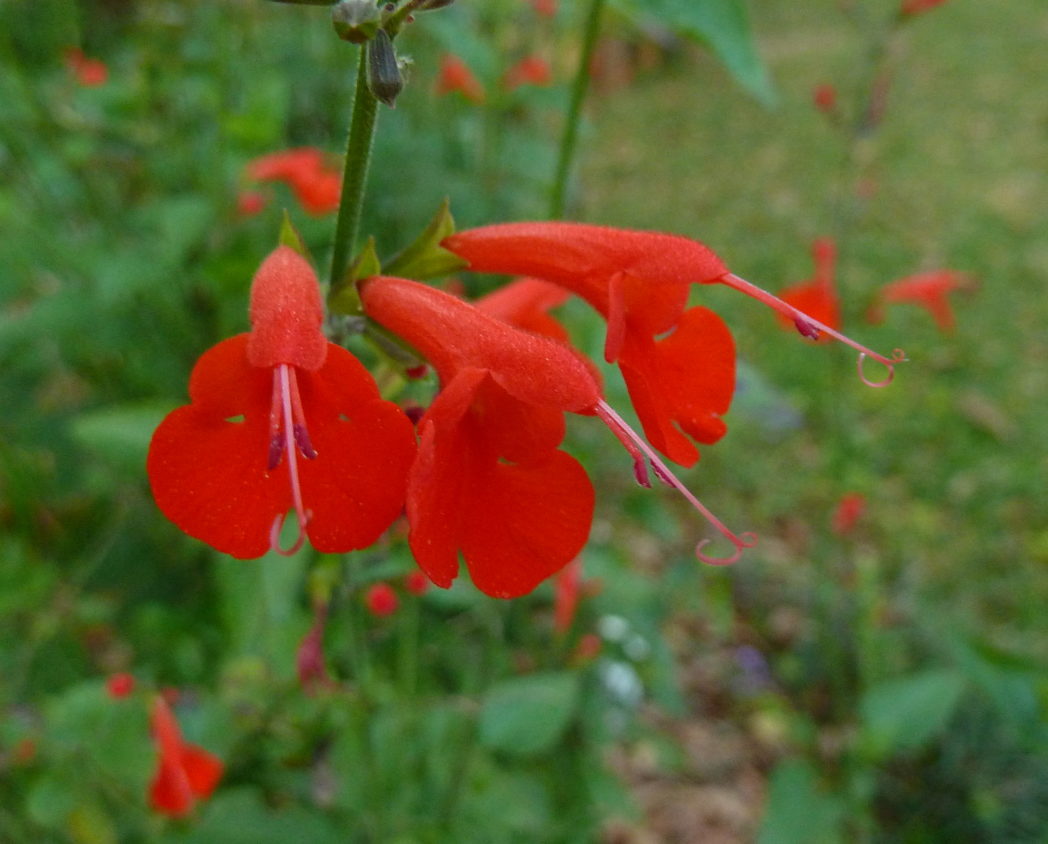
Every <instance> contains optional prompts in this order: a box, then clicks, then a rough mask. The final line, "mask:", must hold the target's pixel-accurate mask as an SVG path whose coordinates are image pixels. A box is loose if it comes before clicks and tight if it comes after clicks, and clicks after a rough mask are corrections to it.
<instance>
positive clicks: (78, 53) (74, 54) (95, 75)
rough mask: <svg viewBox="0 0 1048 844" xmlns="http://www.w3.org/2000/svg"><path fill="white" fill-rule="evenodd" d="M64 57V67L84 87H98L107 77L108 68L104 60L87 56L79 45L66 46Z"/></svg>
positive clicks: (103, 83)
mask: <svg viewBox="0 0 1048 844" xmlns="http://www.w3.org/2000/svg"><path fill="white" fill-rule="evenodd" d="M64 58H65V63H66V67H68V68H69V70H70V71H71V72H72V74H73V76H75V77H76V81H77V82H79V83H80V84H81V85H83V86H84V87H85V88H98V87H99V86H101V85H105V83H106V81H107V80H108V79H109V68H107V67H106V65H105V62H103V61H101V60H100V59H91V58H88V57H87V56H85V55H84V51H83V50H81V49H80V48H79V47H67V48H66V50H65V53H64Z"/></svg>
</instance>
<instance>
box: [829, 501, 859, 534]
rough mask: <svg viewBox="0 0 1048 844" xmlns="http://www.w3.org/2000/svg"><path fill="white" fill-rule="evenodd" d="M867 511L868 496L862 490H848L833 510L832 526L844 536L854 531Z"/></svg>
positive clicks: (835, 531) (837, 532)
mask: <svg viewBox="0 0 1048 844" xmlns="http://www.w3.org/2000/svg"><path fill="white" fill-rule="evenodd" d="M865 511H866V496H865V495H863V494H862V493H861V492H846V493H845V494H844V495H842V496H841V500H840V501H838V502H837V508H836V509H835V510H834V511H833V520H832V522H831V527H832V528H833V532H834V533H836V534H837V535H839V536H844V535H846V534H849V533H851V532H852V530H853V529H854V528H855V523H856V522H858V521H859V519H860V518H861V517H862V514H863V513H864V512H865Z"/></svg>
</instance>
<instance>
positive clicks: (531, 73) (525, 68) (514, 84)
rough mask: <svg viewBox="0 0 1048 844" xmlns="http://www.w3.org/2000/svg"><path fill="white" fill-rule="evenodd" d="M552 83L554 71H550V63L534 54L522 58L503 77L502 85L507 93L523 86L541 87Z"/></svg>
mask: <svg viewBox="0 0 1048 844" xmlns="http://www.w3.org/2000/svg"><path fill="white" fill-rule="evenodd" d="M552 83H553V71H551V70H550V67H549V62H547V61H546V60H545V59H544V58H542V57H541V56H536V55H534V54H532V55H530V56H525V57H524V58H522V59H521V60H520V61H519V62H517V63H516V64H515V65H513V66H512V67H511V68H510V69H509V70H507V71H506V73H505V75H504V76H503V77H502V85H503V87H505V88H506V90H507V91H512V90H514V89H516V88H519V87H520V86H521V85H537V86H540V87H541V86H545V85H550V84H552Z"/></svg>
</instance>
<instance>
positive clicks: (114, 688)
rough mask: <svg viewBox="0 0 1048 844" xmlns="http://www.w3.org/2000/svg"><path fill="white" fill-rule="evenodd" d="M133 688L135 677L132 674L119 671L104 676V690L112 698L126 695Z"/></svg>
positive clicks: (117, 698) (116, 698)
mask: <svg viewBox="0 0 1048 844" xmlns="http://www.w3.org/2000/svg"><path fill="white" fill-rule="evenodd" d="M134 690H135V678H134V675H132V674H128V673H126V672H123V671H121V672H118V673H116V674H110V675H109V676H108V677H106V692H107V693H108V694H109V696H110V697H111V698H113V699H114V700H119V699H120V698H124V697H127V696H128V695H130V694H131V693H132V692H133V691H134Z"/></svg>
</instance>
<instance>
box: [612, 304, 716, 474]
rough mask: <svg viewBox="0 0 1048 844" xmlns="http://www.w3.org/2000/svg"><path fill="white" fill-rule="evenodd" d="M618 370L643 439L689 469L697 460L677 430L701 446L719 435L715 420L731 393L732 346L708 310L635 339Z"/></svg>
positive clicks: (691, 313) (688, 313) (692, 311)
mask: <svg viewBox="0 0 1048 844" xmlns="http://www.w3.org/2000/svg"><path fill="white" fill-rule="evenodd" d="M620 366H621V369H622V375H623V378H624V380H625V381H626V387H627V388H628V390H629V393H630V399H631V400H632V402H633V406H634V408H635V410H636V411H637V416H638V417H639V419H640V422H641V425H642V426H643V427H644V433H645V435H646V436H647V437H648V440H649V441H650V442H651V444H652V445H653V446H654V447H655V448H657V449H658V450H659V451H661V452H662V453H663V454H665V455H666V456H667V457H669V458H670V459H671V460H673V461H674V462H676V463H679V464H680V465H682V466H691V465H692V464H694V463H695V461H696V460H698V458H699V452H698V450H697V449H696V448H695V446H694V445H692V443H691V442H690V441H689V440H688V438H687V437H685V436H684V435H683V434H682V433H681V430H683V431H684V433H686V434H687V435H688V436H690V437H692V438H693V439H695V440H697V441H699V442H701V443H714V442H716V441H717V440H719V439H720V438H721V437H722V436H723V435H724V433H725V431H726V430H727V427H726V426H725V424H724V422H723V421H722V420H721V418H720V417H721V415H722V414H724V413H727V411H728V408H729V406H730V405H731V398H732V394H733V393H734V391H735V343H734V341H733V340H732V336H731V332H730V331H729V330H728V327H727V326H726V325H725V324H724V322H723V320H721V318H720V317H718V316H717V315H716V314H715V313H713V311H711V310H709V309H708V308H702V307H695V308H690V309H688V310H687V311H685V312H684V315H683V316H682V317H681V319H680V323H679V324H678V325H677V328H676V330H674V331H673V333H671V334H669V335H667V336H666V337H663V338H662V339H661V340H658V341H656V342H651V341H650V340H646V339H644V340H642V339H635V340H634V341H633V342H631V343H630V344H629V345H628V346H627V347H626V348H625V349H624V350H623V355H622V360H621V361H620ZM674 423H676V425H675V424H674ZM677 426H679V428H680V430H678V428H677Z"/></svg>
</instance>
